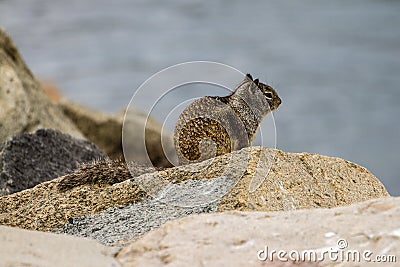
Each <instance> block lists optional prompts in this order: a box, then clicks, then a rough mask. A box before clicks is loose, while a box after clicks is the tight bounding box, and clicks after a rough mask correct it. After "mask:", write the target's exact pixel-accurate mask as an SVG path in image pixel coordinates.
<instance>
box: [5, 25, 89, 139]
mask: <svg viewBox="0 0 400 267" xmlns="http://www.w3.org/2000/svg"><path fill="white" fill-rule="evenodd" d="M41 128H52V129H58V130H60V131H62V132H64V133H68V134H70V135H72V136H75V137H81V138H82V134H81V133H80V132H79V130H78V129H77V128H76V127H75V125H74V124H73V123H72V122H71V121H70V120H69V119H68V118H67V117H66V116H65V115H64V114H63V113H62V111H61V110H60V109H59V108H58V107H57V106H56V105H55V104H53V103H52V102H51V101H50V100H49V99H48V98H47V97H46V95H45V94H44V93H43V91H42V89H41V88H40V85H39V83H38V82H37V81H36V80H35V78H34V77H33V74H32V73H31V71H30V70H29V68H28V67H27V66H26V64H25V62H24V61H23V59H22V58H21V55H20V54H19V52H18V50H17V48H16V47H15V45H14V43H13V42H12V40H11V38H10V37H9V36H8V35H7V33H5V32H4V30H3V29H1V28H0V142H4V141H5V140H7V139H8V138H11V137H12V136H14V135H16V134H18V133H25V132H33V131H35V130H37V129H41Z"/></svg>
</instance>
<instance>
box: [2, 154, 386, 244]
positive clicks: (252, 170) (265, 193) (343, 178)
mask: <svg viewBox="0 0 400 267" xmlns="http://www.w3.org/2000/svg"><path fill="white" fill-rule="evenodd" d="M229 162H230V163H229ZM268 166H269V167H270V168H269V169H270V170H269V172H268ZM113 169H114V170H113ZM113 171H115V172H114V173H113ZM96 172H98V168H97V167H96V165H95V164H94V165H93V170H91V169H90V168H86V169H85V170H84V171H83V172H81V175H91V174H94V173H96ZM109 173H110V174H112V175H125V177H127V179H128V178H130V176H129V172H128V171H127V170H126V169H124V168H121V167H118V168H113V167H110V170H109ZM74 175H79V170H78V171H77V172H75V174H74ZM98 175H104V173H99V174H98ZM66 177H68V175H67V176H66ZM160 177H162V178H165V179H166V181H171V182H173V184H172V186H166V187H164V188H162V190H160V192H158V193H157V194H154V192H151V190H150V191H147V192H146V191H145V190H143V188H144V186H143V184H140V182H141V181H159V180H160ZM75 178H76V177H75ZM63 179H65V177H61V178H58V179H56V180H53V181H50V182H45V183H42V184H40V185H37V186H36V187H34V188H32V189H30V190H25V191H22V192H18V193H16V194H13V195H9V196H4V197H2V198H0V223H1V224H6V225H11V226H18V227H21V228H26V229H36V230H45V231H54V230H55V229H56V228H58V227H61V226H63V225H64V224H65V223H66V222H67V221H68V220H69V219H70V218H73V217H79V216H84V215H89V217H90V215H91V214H94V213H100V212H102V211H104V212H107V211H105V210H106V209H108V208H111V207H116V206H119V205H133V206H132V207H131V209H132V210H138V209H139V208H138V206H135V205H139V204H143V203H144V202H141V201H144V200H145V199H147V197H148V194H149V193H150V194H151V195H152V196H155V197H158V199H159V200H161V201H163V202H164V203H165V202H166V203H170V204H171V203H172V204H175V205H177V204H178V205H180V206H185V205H186V206H191V207H195V206H198V205H200V206H205V207H206V206H207V205H211V204H212V203H211V202H213V201H215V203H216V204H215V205H216V208H217V209H218V210H219V211H226V210H257V211H275V210H290V209H305V208H315V207H318V208H323V207H335V206H339V205H348V204H351V203H354V202H360V201H364V200H368V199H372V198H379V197H384V196H388V193H387V191H386V190H385V188H384V187H383V185H382V184H381V183H380V182H379V180H378V179H377V178H376V177H375V176H374V175H372V174H371V173H370V172H369V171H368V170H366V169H365V168H363V167H360V166H358V165H356V164H354V163H350V162H348V161H345V160H343V159H338V158H330V157H326V156H320V155H316V154H304V153H300V154H298V153H285V152H281V151H276V150H271V149H267V148H260V147H253V148H246V149H243V150H241V151H236V152H233V153H231V154H227V155H224V156H220V157H217V158H214V159H211V160H208V161H204V162H202V163H198V164H192V165H187V166H182V167H176V168H170V169H165V170H164V171H159V172H152V173H147V174H143V175H141V176H138V177H135V178H134V179H131V180H126V181H124V182H120V183H116V184H113V185H109V184H102V183H100V182H95V183H91V182H90V183H86V184H85V185H80V186H76V187H73V188H72V189H69V190H66V191H60V190H59V188H58V185H59V183H60V182H61V181H63ZM78 179H79V177H78ZM104 179H106V180H112V179H109V178H108V177H100V180H104ZM254 181H256V182H254ZM252 183H253V184H254V183H255V184H258V183H259V187H256V186H252ZM144 185H146V184H144ZM154 188H155V189H157V186H153V187H152V188H150V189H154ZM196 189H201V190H206V191H203V192H207V194H199V191H196ZM250 189H252V190H253V191H252V192H250V191H251V190H250ZM214 192H216V193H215V194H214ZM220 193H222V194H220ZM143 206H144V207H145V206H146V205H143ZM209 207H210V209H212V208H211V206H209ZM128 209H129V208H128ZM143 212H146V211H145V210H143ZM171 213H172V214H173V212H171ZM185 213H187V214H190V213H191V212H188V211H185ZM124 214H126V212H125V213H124V212H121V213H120V214H119V213H118V211H114V212H113V217H112V218H113V220H108V219H107V214H104V216H98V217H97V218H91V217H90V218H87V217H85V218H82V219H79V220H76V219H72V220H70V221H69V223H70V227H73V226H74V225H73V224H74V221H76V223H77V224H78V223H79V224H81V225H86V226H84V227H83V228H82V231H83V232H86V233H89V232H90V231H89V230H88V227H89V228H90V227H91V224H90V223H89V224H86V223H85V220H87V219H88V220H92V219H93V221H96V220H97V221H96V223H99V224H102V222H101V221H98V220H104V221H103V222H106V221H109V222H112V221H119V222H121V223H123V222H124V221H125V222H127V220H128V219H127V218H126V216H125V215H124ZM179 214H181V213H179ZM157 216H158V215H157ZM177 217H179V216H176V217H174V216H170V217H168V219H171V220H172V219H174V218H177ZM110 218H111V217H110ZM154 218H156V216H155V217H154ZM86 222H87V221H86ZM71 224H72V225H71ZM104 227H110V228H109V229H112V228H113V225H112V224H104ZM154 227H157V225H154ZM154 227H153V228H154ZM144 228H146V227H144ZM150 228H151V227H150ZM150 228H146V229H150ZM66 231H67V232H68V230H66ZM104 231H107V230H106V229H104ZM94 232H96V231H93V233H94ZM76 234H79V233H76ZM124 238H126V237H124ZM113 241H118V240H111V239H107V243H112V242H113Z"/></svg>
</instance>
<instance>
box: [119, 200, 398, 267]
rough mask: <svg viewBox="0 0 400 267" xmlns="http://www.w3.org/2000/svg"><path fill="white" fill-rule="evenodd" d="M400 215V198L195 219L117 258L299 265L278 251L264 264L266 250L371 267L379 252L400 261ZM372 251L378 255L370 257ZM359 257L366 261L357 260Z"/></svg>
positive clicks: (148, 262)
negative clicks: (330, 207) (323, 257)
mask: <svg viewBox="0 0 400 267" xmlns="http://www.w3.org/2000/svg"><path fill="white" fill-rule="evenodd" d="M399 217H400V198H382V199H375V200H370V201H366V202H362V203H357V204H353V205H350V206H346V207H337V208H333V209H307V210H298V211H283V212H238V211H234V212H224V213H213V214H202V215H193V216H189V217H186V218H183V219H179V220H175V221H172V222H168V223H166V224H164V225H163V226H161V227H160V228H159V229H157V230H154V231H151V232H149V233H147V234H145V235H144V236H143V237H142V238H141V239H140V240H138V241H136V242H135V243H133V244H131V245H129V246H127V247H125V248H124V249H122V250H121V251H120V252H119V254H118V255H117V259H118V260H119V261H120V263H121V264H122V266H124V267H128V266H186V265H187V264H188V263H189V262H190V266H298V265H297V264H296V263H292V264H290V263H288V262H281V261H280V260H279V258H278V256H277V253H275V255H274V261H273V263H271V262H269V261H268V260H267V261H266V262H264V261H263V260H264V259H265V257H266V254H265V252H264V251H268V252H267V255H269V256H268V257H269V258H268V259H271V257H270V255H271V252H272V250H275V251H279V250H283V251H284V252H286V254H284V253H282V254H281V258H282V259H284V260H285V259H287V260H289V261H290V260H291V259H294V258H295V257H296V255H297V252H298V255H302V254H303V251H305V250H311V251H314V252H313V253H315V254H314V255H317V257H318V258H319V259H321V257H322V255H323V253H324V251H327V253H326V254H325V260H323V261H320V262H315V261H314V258H313V257H311V259H310V260H309V259H308V257H307V255H312V254H311V253H308V254H306V257H305V259H306V260H307V261H309V262H300V263H302V264H303V265H304V266H365V265H366V264H367V260H368V259H370V260H377V259H378V258H376V257H377V256H379V255H385V256H386V260H389V258H388V257H390V255H393V256H395V257H397V261H399V260H400V259H399V258H398V257H399V256H400V221H399V220H398V218H399ZM266 247H267V249H266ZM368 250H369V251H370V252H371V253H368V252H366V254H364V252H365V251H368ZM291 251H295V252H292V253H290V252H291ZM335 251H338V253H336V254H335V253H333V254H331V255H333V256H332V259H333V260H334V259H335V257H336V256H337V257H339V260H337V261H336V262H335V261H331V260H330V258H329V254H328V253H329V252H335ZM353 251H356V252H355V253H354V254H353ZM357 251H358V252H360V254H358V252H357ZM289 253H290V254H289ZM342 255H344V256H342ZM357 255H360V262H358V261H356V262H352V259H353V257H354V259H356V260H357V257H358V256H357ZM363 255H364V256H365V258H364V257H363ZM259 257H260V258H261V260H260V259H259ZM300 259H301V258H300ZM340 259H344V262H343V263H342V262H341V261H340ZM346 259H350V261H349V262H347V261H346ZM381 259H383V258H382V257H381ZM391 260H392V261H393V260H394V259H391ZM300 263H299V264H300ZM344 264H345V265H344ZM395 265H396V263H394V262H391V263H389V262H387V263H386V264H385V263H381V262H370V264H368V266H395Z"/></svg>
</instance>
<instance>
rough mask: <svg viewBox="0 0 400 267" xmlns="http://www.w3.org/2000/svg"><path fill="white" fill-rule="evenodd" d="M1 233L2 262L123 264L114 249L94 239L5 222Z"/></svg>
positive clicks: (108, 266)
mask: <svg viewBox="0 0 400 267" xmlns="http://www.w3.org/2000/svg"><path fill="white" fill-rule="evenodd" d="M0 236H1V238H0V247H1V249H0V266H41V267H47V266H49V267H52V266H60V267H62V266H85V267H90V266H93V267H100V266H104V267H118V266H120V264H119V263H118V261H117V260H115V259H114V256H113V254H114V253H115V252H116V250H115V249H113V248H110V247H105V246H102V245H100V244H98V243H96V242H95V241H92V240H88V239H84V238H76V237H72V236H66V235H56V234H52V233H41V232H34V231H27V230H22V229H18V228H12V227H6V226H0Z"/></svg>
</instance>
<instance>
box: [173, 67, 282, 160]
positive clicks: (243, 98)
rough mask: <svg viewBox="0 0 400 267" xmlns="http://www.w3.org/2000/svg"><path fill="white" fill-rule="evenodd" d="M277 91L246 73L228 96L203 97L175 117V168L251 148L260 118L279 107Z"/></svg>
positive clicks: (279, 100)
mask: <svg viewBox="0 0 400 267" xmlns="http://www.w3.org/2000/svg"><path fill="white" fill-rule="evenodd" d="M281 102H282V101H281V99H280V98H279V96H278V94H277V92H276V91H275V90H274V89H273V88H272V87H271V86H269V85H266V84H264V83H261V82H260V81H259V80H258V79H255V80H253V77H252V76H251V75H250V74H247V75H246V76H245V78H244V80H243V81H242V82H241V83H240V84H239V85H238V86H237V87H236V89H235V90H234V91H233V92H232V93H231V94H230V95H228V96H223V97H220V96H205V97H202V98H200V99H197V100H196V101H194V102H193V103H192V104H190V105H189V106H188V107H187V108H185V110H183V112H182V113H181V115H180V116H179V118H178V121H177V123H176V127H175V130H174V143H175V148H176V151H177V154H178V159H179V165H184V164H188V163H193V162H198V161H203V160H206V159H210V158H213V157H216V156H220V155H222V154H226V153H230V152H232V151H235V150H240V149H242V148H244V147H248V146H251V144H252V142H253V141H254V139H255V136H256V132H257V129H258V127H259V125H260V123H261V121H262V120H263V118H264V117H265V116H266V115H267V114H268V113H269V112H271V111H272V110H275V109H277V108H278V107H279V105H280V104H281Z"/></svg>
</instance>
